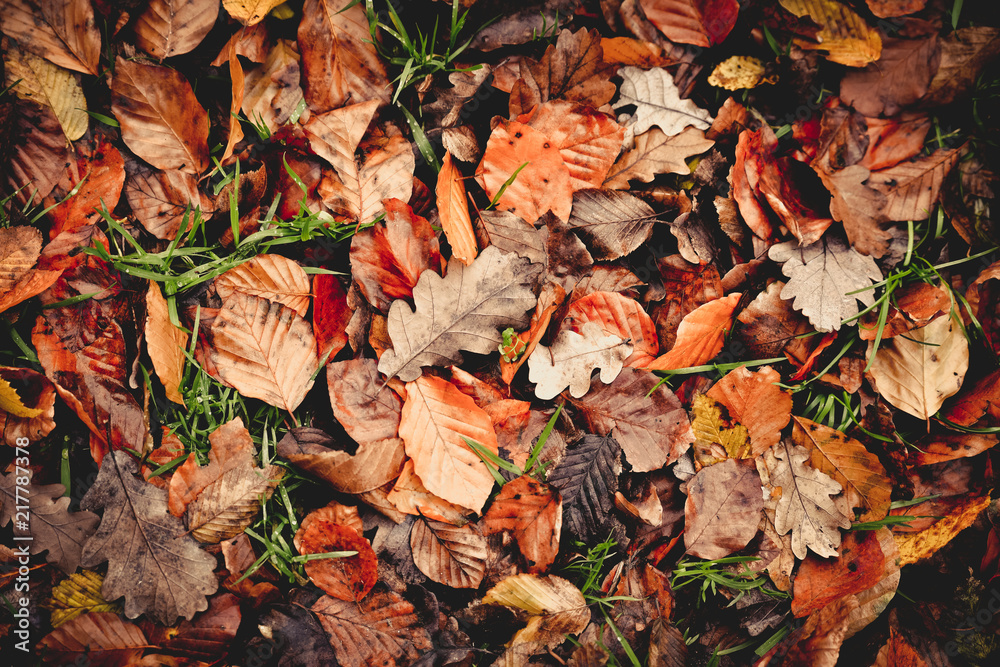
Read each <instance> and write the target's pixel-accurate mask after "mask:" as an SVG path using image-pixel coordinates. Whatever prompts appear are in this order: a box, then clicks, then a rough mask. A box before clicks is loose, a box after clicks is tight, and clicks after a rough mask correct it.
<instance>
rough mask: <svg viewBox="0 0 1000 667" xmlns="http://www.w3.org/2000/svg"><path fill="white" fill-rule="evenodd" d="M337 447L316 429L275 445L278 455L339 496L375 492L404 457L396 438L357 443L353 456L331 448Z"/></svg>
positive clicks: (294, 434)
mask: <svg viewBox="0 0 1000 667" xmlns="http://www.w3.org/2000/svg"><path fill="white" fill-rule="evenodd" d="M338 444H339V443H336V442H335V441H334V439H333V438H331V437H330V436H329V435H327V434H326V433H324V432H323V431H321V430H319V429H315V428H308V427H300V428H296V429H292V430H291V431H289V432H288V433H287V434H286V435H285V437H283V438H282V439H281V440H280V441H279V442H278V455H279V456H281V457H282V458H285V459H288V460H289V461H290V462H291V463H292V464H293V465H295V466H296V467H299V468H302V469H303V470H306V471H307V472H310V473H312V474H313V475H315V476H316V477H318V478H320V479H322V480H324V481H325V482H327V483H328V484H330V485H331V486H332V487H333V488H335V489H337V490H338V491H341V492H343V493H364V492H366V491H371V490H372V489H377V488H379V487H381V486H383V485H384V484H386V483H388V482H391V481H392V480H394V479H396V477H398V476H399V473H400V471H401V470H402V469H403V460H404V459H405V458H406V456H405V454H404V451H403V441H402V440H401V439H399V438H386V439H384V440H375V441H373V442H365V443H360V445H359V446H358V448H357V451H356V452H355V453H354V454H351V453H350V452H348V451H344V449H343V448H342V447H341V448H337V449H334V446H337V445H338Z"/></svg>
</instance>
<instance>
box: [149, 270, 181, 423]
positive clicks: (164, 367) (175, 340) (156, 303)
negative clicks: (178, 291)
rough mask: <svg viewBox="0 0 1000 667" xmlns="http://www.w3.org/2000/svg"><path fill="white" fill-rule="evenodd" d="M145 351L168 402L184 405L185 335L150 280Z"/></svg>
mask: <svg viewBox="0 0 1000 667" xmlns="http://www.w3.org/2000/svg"><path fill="white" fill-rule="evenodd" d="M145 335H146V351H147V352H148V353H149V359H150V361H152V362H153V369H154V370H155V371H156V377H158V378H160V383H161V384H162V385H163V390H164V392H165V394H166V397H167V400H170V401H173V402H174V403H177V404H179V405H184V397H183V396H182V395H181V381H182V379H183V377H184V363H185V361H186V359H185V356H184V352H185V351H186V350H187V347H188V335H187V333H186V332H185V331H183V330H182V329H180V328H179V327H177V326H175V325H174V324H173V323H172V322H171V321H170V314H169V312H168V309H167V300H166V299H165V298H163V295H162V294H160V286H159V284H157V283H156V282H155V281H152V280H150V281H149V289H148V290H146V327H145Z"/></svg>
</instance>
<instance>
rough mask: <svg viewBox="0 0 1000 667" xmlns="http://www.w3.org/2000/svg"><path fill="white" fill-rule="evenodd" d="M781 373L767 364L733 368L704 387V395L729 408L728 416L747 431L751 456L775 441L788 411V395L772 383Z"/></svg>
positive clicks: (776, 441) (779, 379)
mask: <svg viewBox="0 0 1000 667" xmlns="http://www.w3.org/2000/svg"><path fill="white" fill-rule="evenodd" d="M780 381H781V376H780V375H779V374H778V372H777V371H776V370H774V369H773V368H771V367H770V366H764V367H763V368H761V369H760V370H758V371H757V372H751V371H749V370H747V368H746V367H745V366H744V367H741V368H736V369H734V370H732V371H730V372H729V373H726V375H725V376H723V378H722V379H721V380H719V381H718V382H716V383H715V385H714V386H713V387H712V388H711V389H710V390H709V391H708V394H707V395H708V396H709V397H710V398H714V399H715V400H717V401H719V402H720V403H722V404H723V405H725V406H726V408H728V409H729V414H730V416H731V417H732V418H733V419H735V420H736V421H738V422H739V423H740V424H742V425H743V426H746V428H747V431H748V432H749V434H750V446H751V457H750V458H756V457H758V456H760V455H761V454H763V453H764V452H765V451H767V450H768V449H770V448H771V447H773V446H774V445H776V444H778V440H780V439H781V429H783V428H785V426H787V425H788V420H789V418H790V417H791V415H792V397H791V395H790V394H789V393H788V392H786V391H784V390H783V389H781V388H780V387H778V386H776V384H777V383H778V382H780Z"/></svg>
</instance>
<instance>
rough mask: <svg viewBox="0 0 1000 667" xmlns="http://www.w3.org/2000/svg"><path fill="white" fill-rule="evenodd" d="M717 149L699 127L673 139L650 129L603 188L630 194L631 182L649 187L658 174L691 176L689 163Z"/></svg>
mask: <svg viewBox="0 0 1000 667" xmlns="http://www.w3.org/2000/svg"><path fill="white" fill-rule="evenodd" d="M714 145H715V142H714V141H713V140H711V139H706V138H705V132H704V130H701V129H699V128H696V127H686V128H684V129H683V130H681V131H680V132H679V133H677V134H674V135H672V136H667V135H666V134H665V133H664V132H663V131H662V130H661V129H660V128H658V127H653V128H650V129H649V130H647V131H646V132H643V133H642V134H640V135H639V136H637V137H636V138H635V146H633V147H632V148H630V149H628V150H627V151H625V152H624V153H622V154H621V156H620V157H619V158H618V160H617V161H615V163H614V164H613V165H611V169H609V170H608V177H607V178H606V179H605V180H604V183H603V187H606V188H614V189H619V190H628V189H629V183H628V182H629V181H630V180H637V181H641V182H643V183H649V182H650V181H652V180H653V179H654V178H655V177H656V176H657V175H658V174H690V173H691V169H690V167H688V164H687V159H688V158H690V157H692V156H695V155H701V154H702V153H704V152H705V151H707V150H708V149H709V148H711V147H712V146H714ZM574 212H575V211H574Z"/></svg>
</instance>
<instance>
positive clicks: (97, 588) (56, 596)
mask: <svg viewBox="0 0 1000 667" xmlns="http://www.w3.org/2000/svg"><path fill="white" fill-rule="evenodd" d="M103 583H104V575H102V574H98V573H96V572H93V571H91V570H83V571H81V572H74V573H72V574H70V575H69V576H68V577H66V578H65V579H63V580H62V581H60V582H59V583H58V584H57V585H56V586H54V587H53V588H52V597H51V598H50V599H49V600H48V602H46V604H45V607H46V608H47V609H49V610H50V611H51V612H52V627H53V628H58V627H59V626H60V625H62V624H63V623H66V622H68V621H72V620H73V619H74V618H76V617H77V616H80V615H82V614H87V613H90V612H100V611H110V612H118V611H121V607H120V606H119V605H117V604H112V603H110V602H108V601H107V600H105V599H104V596H103V595H101V585H102V584H103Z"/></svg>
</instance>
